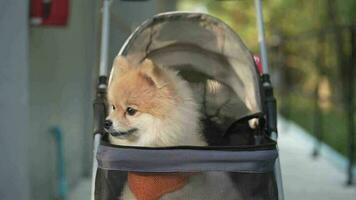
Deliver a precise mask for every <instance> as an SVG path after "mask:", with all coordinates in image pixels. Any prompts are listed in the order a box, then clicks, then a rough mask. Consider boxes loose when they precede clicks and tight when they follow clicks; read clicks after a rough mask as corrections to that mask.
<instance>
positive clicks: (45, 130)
mask: <svg viewBox="0 0 356 200" xmlns="http://www.w3.org/2000/svg"><path fill="white" fill-rule="evenodd" d="M96 2H98V1H87V0H75V1H70V3H71V4H70V16H69V22H68V25H67V26H64V27H31V28H30V36H29V39H30V43H29V44H30V48H29V50H30V51H29V57H30V85H29V90H30V131H29V133H30V134H31V136H30V140H29V141H28V143H29V144H30V148H29V152H28V153H29V155H28V156H29V157H30V168H29V169H30V182H31V191H32V199H35V200H49V199H54V197H55V194H56V187H57V182H56V181H57V178H58V177H57V171H56V170H57V155H56V141H55V137H54V135H53V133H52V132H51V131H50V130H51V128H52V127H54V126H57V127H59V128H60V129H61V130H62V133H63V144H64V158H65V160H64V161H65V174H66V177H67V180H68V186H69V188H72V187H73V186H74V185H75V184H76V183H78V182H79V181H80V179H81V178H82V176H83V175H84V174H85V173H87V172H88V171H89V169H90V167H91V161H90V160H89V155H91V154H90V153H91V151H92V150H91V139H92V137H91V134H92V133H91V119H92V106H91V103H92V102H91V100H92V99H93V98H92V95H93V85H94V81H95V80H94V78H93V69H94V67H95V65H96V44H97V41H96V29H95V26H96V22H97V13H96V12H97V9H96V8H97V5H96V4H97V3H96Z"/></svg>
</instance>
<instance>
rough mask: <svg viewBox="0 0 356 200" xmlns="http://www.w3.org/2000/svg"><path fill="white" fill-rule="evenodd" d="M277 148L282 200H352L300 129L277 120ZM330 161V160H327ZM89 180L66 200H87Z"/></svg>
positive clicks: (336, 163)
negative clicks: (283, 198) (280, 168)
mask: <svg viewBox="0 0 356 200" xmlns="http://www.w3.org/2000/svg"><path fill="white" fill-rule="evenodd" d="M279 125H280V126H279V132H280V136H279V149H280V154H281V155H280V158H281V165H282V175H283V181H284V191H285V197H286V198H285V199H286V200H301V199H302V200H356V185H353V186H345V180H346V176H345V172H344V169H343V167H340V166H342V163H341V164H340V159H339V160H338V158H336V159H335V157H338V155H335V154H336V153H335V152H333V151H332V150H330V149H329V148H327V147H325V146H323V147H322V148H323V151H324V150H325V149H326V151H325V152H326V153H325V152H322V154H321V156H320V157H318V158H317V159H313V158H312V157H311V152H312V149H313V148H312V147H313V146H312V145H313V140H312V138H311V137H309V136H308V135H307V134H306V133H305V131H304V130H303V129H301V128H300V127H299V126H297V125H295V124H294V123H291V122H288V121H286V120H284V119H282V118H280V119H279ZM331 160H332V161H331ZM89 199H90V180H89V179H84V180H83V181H82V182H81V183H80V184H79V185H78V186H77V187H76V188H75V189H74V190H73V191H72V193H71V195H70V196H69V198H68V200H89Z"/></svg>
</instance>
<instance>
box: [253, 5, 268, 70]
mask: <svg viewBox="0 0 356 200" xmlns="http://www.w3.org/2000/svg"><path fill="white" fill-rule="evenodd" d="M255 7H256V18H257V20H256V23H257V31H258V43H259V45H260V53H261V59H262V73H263V74H268V58H267V48H266V41H265V27H264V23H263V14H262V3H261V0H255Z"/></svg>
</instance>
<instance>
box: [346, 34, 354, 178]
mask: <svg viewBox="0 0 356 200" xmlns="http://www.w3.org/2000/svg"><path fill="white" fill-rule="evenodd" d="M350 32H351V56H350V62H349V65H350V67H349V72H348V73H349V74H348V82H349V83H348V92H347V93H348V94H347V104H348V105H347V107H348V111H347V118H348V122H347V123H348V129H347V130H348V132H349V137H348V140H349V144H348V154H349V164H348V167H347V185H352V184H353V177H354V174H353V166H354V157H355V123H354V122H355V117H354V116H355V114H354V108H355V106H354V84H355V82H354V74H355V66H356V58H355V56H356V30H355V28H353V27H351V28H350Z"/></svg>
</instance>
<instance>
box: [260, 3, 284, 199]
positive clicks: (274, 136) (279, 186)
mask: <svg viewBox="0 0 356 200" xmlns="http://www.w3.org/2000/svg"><path fill="white" fill-rule="evenodd" d="M255 6H256V18H257V29H258V43H259V45H260V52H261V59H262V71H263V75H262V78H263V77H264V78H265V79H266V80H265V81H264V84H269V86H270V87H271V89H272V86H271V85H270V80H269V75H268V58H267V48H266V41H265V33H264V31H265V30H264V24H263V14H262V3H261V0H255ZM270 97H271V98H273V102H274V104H273V102H272V104H270V105H267V107H268V108H267V117H268V118H271V117H272V118H273V119H272V120H268V122H267V123H269V126H272V127H271V138H272V139H275V140H277V132H276V130H277V126H276V121H275V120H276V119H274V118H275V117H276V113H275V109H276V105H275V99H274V97H273V92H272V90H271V94H270ZM267 103H268V102H267ZM274 175H275V178H276V182H277V189H278V199H279V200H284V191H283V182H282V173H281V165H280V161H279V158H277V160H276V163H275V168H274Z"/></svg>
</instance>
